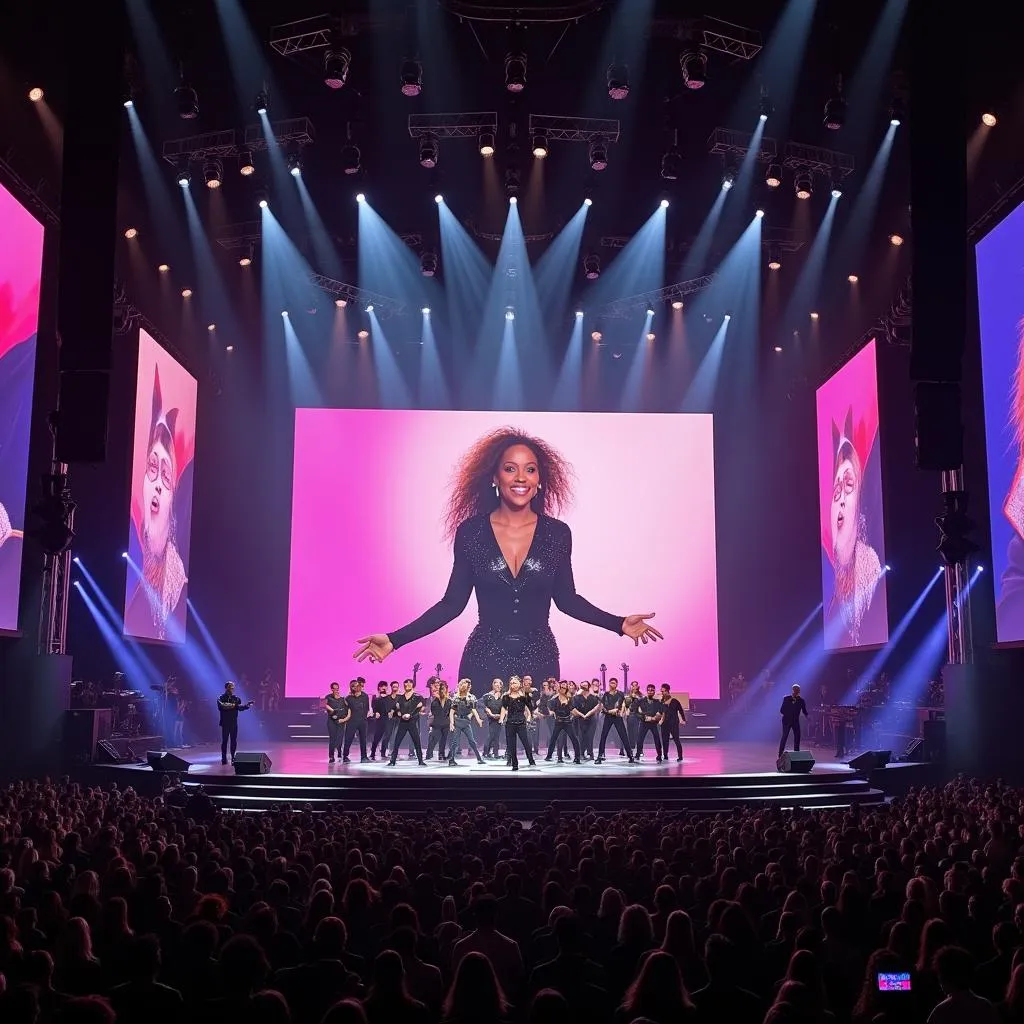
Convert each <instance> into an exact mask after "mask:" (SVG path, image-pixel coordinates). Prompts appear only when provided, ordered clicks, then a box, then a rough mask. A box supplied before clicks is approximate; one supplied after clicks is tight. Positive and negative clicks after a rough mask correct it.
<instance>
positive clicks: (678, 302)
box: [672, 299, 683, 309]
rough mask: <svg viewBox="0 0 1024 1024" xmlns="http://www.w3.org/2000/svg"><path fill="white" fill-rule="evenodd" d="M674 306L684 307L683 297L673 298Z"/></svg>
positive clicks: (674, 307)
mask: <svg viewBox="0 0 1024 1024" xmlns="http://www.w3.org/2000/svg"><path fill="white" fill-rule="evenodd" d="M672 308H673V309H682V308H683V300H682V299H673V300H672Z"/></svg>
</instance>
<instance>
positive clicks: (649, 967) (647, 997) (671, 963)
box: [615, 950, 697, 1024]
mask: <svg viewBox="0 0 1024 1024" xmlns="http://www.w3.org/2000/svg"><path fill="white" fill-rule="evenodd" d="M638 1017H642V1018H646V1019H647V1020H649V1021H651V1024H679V1022H684V1021H694V1020H696V1019H697V1010H696V1007H695V1006H694V1005H693V1002H692V1001H691V1000H690V996H689V994H688V993H687V991H686V988H685V986H684V985H683V979H682V976H681V975H680V973H679V968H678V967H677V966H676V962H675V960H674V959H673V958H672V957H671V956H669V954H668V953H662V952H661V951H660V950H659V951H657V952H654V953H652V954H651V955H650V956H649V957H648V958H647V959H646V960H645V961H644V965H643V967H641V968H640V974H639V976H638V977H637V979H636V981H634V982H633V984H632V985H630V986H629V988H628V989H627V990H626V995H625V997H624V998H623V1000H622V1005H621V1006H620V1007H619V1010H618V1012H617V1013H616V1015H615V1020H616V1024H632V1022H633V1021H635V1020H636V1019H637V1018H638Z"/></svg>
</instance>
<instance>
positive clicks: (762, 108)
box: [757, 85, 775, 124]
mask: <svg viewBox="0 0 1024 1024" xmlns="http://www.w3.org/2000/svg"><path fill="white" fill-rule="evenodd" d="M774 113H775V107H774V106H773V105H772V101H771V97H770V96H769V95H768V93H767V91H766V90H765V87H764V86H763V85H762V86H761V99H760V100H759V101H758V104H757V119H758V121H760V122H761V123H762V124H764V122H765V121H767V120H768V118H769V117H771V115H772V114H774Z"/></svg>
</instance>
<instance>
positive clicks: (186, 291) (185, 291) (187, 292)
mask: <svg viewBox="0 0 1024 1024" xmlns="http://www.w3.org/2000/svg"><path fill="white" fill-rule="evenodd" d="M181 297H182V298H183V299H191V298H192V289H191V288H182V289H181Z"/></svg>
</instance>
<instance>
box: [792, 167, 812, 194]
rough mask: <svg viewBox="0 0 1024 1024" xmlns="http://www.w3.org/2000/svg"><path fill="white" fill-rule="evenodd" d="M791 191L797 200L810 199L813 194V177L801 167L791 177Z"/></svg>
mask: <svg viewBox="0 0 1024 1024" xmlns="http://www.w3.org/2000/svg"><path fill="white" fill-rule="evenodd" d="M793 190H794V191H795V192H796V197H797V199H810V198H811V194H812V193H813V192H814V175H813V174H812V173H811V171H810V170H809V169H808V168H806V167H801V168H800V169H799V170H798V171H797V172H796V174H795V175H794V176H793Z"/></svg>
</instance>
